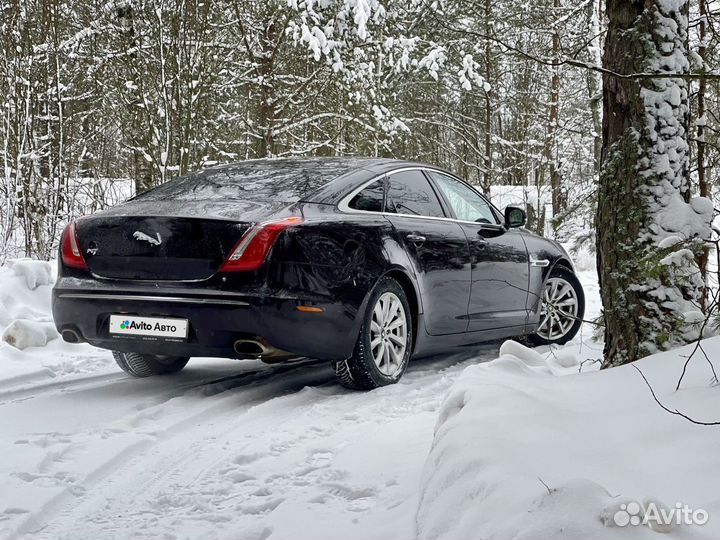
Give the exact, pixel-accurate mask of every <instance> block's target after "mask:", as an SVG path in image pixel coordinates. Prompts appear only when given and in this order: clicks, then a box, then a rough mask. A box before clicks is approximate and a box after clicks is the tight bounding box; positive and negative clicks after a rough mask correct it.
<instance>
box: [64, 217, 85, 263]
mask: <svg viewBox="0 0 720 540" xmlns="http://www.w3.org/2000/svg"><path fill="white" fill-rule="evenodd" d="M62 260H63V264H65V266H69V267H71V268H83V269H87V267H88V265H87V263H86V262H85V258H84V257H83V255H82V252H81V251H80V242H79V241H78V237H77V230H76V227H75V222H74V221H73V222H71V223H70V224H69V225H68V226H67V227H65V231H64V232H63V235H62Z"/></svg>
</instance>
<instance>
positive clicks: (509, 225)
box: [505, 206, 527, 229]
mask: <svg viewBox="0 0 720 540" xmlns="http://www.w3.org/2000/svg"><path fill="white" fill-rule="evenodd" d="M526 222H527V216H526V215H525V210H523V209H522V208H518V207H517V206H508V207H506V208H505V228H506V229H514V228H516V227H522V226H523V225H525V223H526Z"/></svg>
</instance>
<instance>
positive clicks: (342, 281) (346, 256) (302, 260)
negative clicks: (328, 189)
mask: <svg viewBox="0 0 720 540" xmlns="http://www.w3.org/2000/svg"><path fill="white" fill-rule="evenodd" d="M302 212H303V215H304V216H305V223H303V225H301V226H298V227H293V228H291V229H288V230H287V231H286V232H285V234H283V235H282V237H281V238H280V239H279V242H278V244H277V245H276V246H275V247H274V248H273V253H272V255H271V265H270V274H269V276H268V286H269V288H270V289H271V290H275V291H276V292H277V291H279V290H282V291H283V292H284V293H286V294H287V296H292V297H298V298H304V299H306V301H307V302H309V303H310V302H312V303H316V304H317V305H318V306H332V310H330V309H328V310H327V311H332V313H333V314H334V317H333V321H332V330H333V331H334V332H336V333H338V334H339V336H338V337H339V338H340V340H339V341H337V342H336V346H339V347H340V348H341V349H342V352H341V353H340V354H339V356H342V357H343V358H346V357H348V356H350V355H351V354H352V350H353V347H354V346H355V341H356V339H357V336H358V332H359V331H360V326H361V325H362V318H363V315H364V313H365V308H366V303H367V300H368V297H369V294H370V292H371V291H372V289H373V287H374V286H375V284H376V283H377V282H378V281H379V279H380V278H381V277H382V276H383V275H385V274H386V273H387V272H388V271H390V270H393V269H401V270H403V271H406V269H407V268H408V267H409V266H408V265H409V261H408V260H407V255H406V253H405V251H404V249H403V248H402V246H400V245H398V243H397V241H396V239H395V234H394V230H393V228H392V224H391V223H390V222H389V221H388V220H387V219H385V218H384V217H383V216H382V215H380V214H378V215H372V214H347V213H343V212H341V211H340V210H339V209H338V208H337V207H335V206H334V205H324V204H316V203H306V204H304V205H303V208H302ZM308 320H309V321H311V319H310V317H308ZM317 322H318V323H319V322H320V318H318V319H317ZM311 329H312V328H309V330H311ZM327 330H328V331H330V330H331V329H330V328H327ZM329 337H330V336H328V335H326V336H323V335H317V339H325V338H329Z"/></svg>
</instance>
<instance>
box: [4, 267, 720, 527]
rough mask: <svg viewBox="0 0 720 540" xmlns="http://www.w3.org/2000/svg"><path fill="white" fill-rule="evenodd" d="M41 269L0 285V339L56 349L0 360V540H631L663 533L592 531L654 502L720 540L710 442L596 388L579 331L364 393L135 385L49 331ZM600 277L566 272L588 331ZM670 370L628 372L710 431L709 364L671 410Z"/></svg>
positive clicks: (301, 373) (610, 388)
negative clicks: (699, 515) (562, 342)
mask: <svg viewBox="0 0 720 540" xmlns="http://www.w3.org/2000/svg"><path fill="white" fill-rule="evenodd" d="M43 264H44V263H34V264H33V263H22V264H20V265H19V266H18V265H17V264H16V265H14V267H12V268H0V334H3V335H4V336H6V337H4V338H3V339H4V340H6V339H7V337H8V336H9V337H10V341H13V340H15V345H17V344H18V342H17V339H18V338H22V339H24V340H25V345H27V344H28V343H32V342H34V340H36V341H35V342H37V343H42V342H44V341H47V340H48V339H49V341H47V344H46V345H45V346H39V347H33V346H30V347H27V348H24V349H23V350H19V349H17V348H16V347H15V346H13V345H10V344H9V343H6V342H5V341H2V342H0V435H1V436H0V456H2V459H0V485H2V489H0V538H16V537H25V538H73V539H75V538H80V539H83V538H87V539H91V538H93V539H97V538H158V537H160V538H238V539H242V538H247V539H266V538H274V539H275V538H277V539H285V538H298V539H299V538H307V539H311V538H313V539H323V538H328V539H330V538H333V539H337V538H343V539H352V538H357V539H371V538H383V539H385V538H413V537H428V538H430V537H442V538H480V537H506V536H529V537H550V536H563V535H565V536H568V535H569V536H573V537H577V536H585V535H594V536H606V537H609V536H613V537H623V536H624V537H633V538H638V537H646V536H647V535H648V534H650V535H654V534H655V533H654V532H652V531H650V530H649V529H647V528H642V527H634V528H632V527H625V528H620V527H610V528H608V527H607V526H606V525H603V522H602V521H601V517H602V516H603V515H605V516H607V514H608V512H610V511H611V510H612V508H613V507H612V505H613V504H614V503H620V502H621V501H625V498H627V499H628V500H630V499H638V500H640V501H642V500H643V498H644V497H645V496H646V495H649V496H652V497H657V498H658V499H659V500H661V501H663V502H664V503H666V504H668V505H672V504H674V503H675V501H676V500H678V501H683V502H686V503H688V504H690V505H694V506H695V507H699V506H702V507H703V508H704V509H705V510H707V511H708V512H710V515H711V519H710V522H709V523H708V524H707V525H705V526H703V527H698V528H697V531H696V529H694V528H691V529H687V528H686V529H687V530H686V532H684V533H683V535H684V536H687V537H690V536H692V534H691V533H694V534H695V537H705V536H708V534H710V536H712V534H711V533H714V535H715V536H718V532H720V531H719V530H718V528H717V525H714V524H713V520H712V515H713V512H715V513H716V514H718V515H720V506H718V501H719V499H718V497H717V496H716V495H714V494H713V493H716V492H717V490H715V491H713V490H712V489H711V488H712V485H711V484H712V481H713V480H714V479H716V477H717V475H716V474H714V472H715V471H717V470H718V465H720V457H718V454H717V452H716V449H717V443H718V442H720V432H719V431H717V429H718V428H712V427H701V426H693V425H691V424H689V423H687V422H686V421H684V420H682V419H679V418H677V417H673V416H670V415H669V414H667V413H664V412H662V411H661V410H660V409H659V408H658V407H657V405H655V403H654V402H653V401H652V398H651V396H650V394H649V391H648V390H647V388H646V387H645V386H644V383H643V381H642V379H641V378H640V377H639V374H638V373H636V372H635V371H634V370H633V369H632V368H630V367H628V368H620V369H616V370H612V371H607V372H600V373H595V372H594V371H595V370H596V368H597V364H596V363H594V362H593V360H597V359H598V358H599V357H600V356H601V352H602V351H601V349H602V347H601V344H598V343H595V342H593V341H592V339H591V335H592V329H591V328H590V327H589V326H586V327H585V328H583V332H582V336H579V337H578V338H577V339H576V340H575V341H574V342H573V343H572V344H570V345H568V346H566V347H563V348H562V349H559V350H554V351H549V350H548V349H547V348H539V349H536V350H535V351H536V353H537V354H535V353H531V352H528V351H527V350H525V349H523V348H522V347H520V346H518V345H517V344H512V345H504V346H503V349H502V353H506V354H503V355H502V357H501V358H500V359H499V360H495V361H493V362H490V361H492V360H494V359H495V358H497V357H498V356H499V353H500V350H499V349H500V346H501V344H499V343H490V344H484V345H480V346H475V347H472V348H468V349H467V350H465V351H463V352H459V353H456V354H453V355H446V356H443V357H435V358H430V359H425V360H417V361H414V362H412V363H411V366H410V368H409V370H408V372H407V373H406V375H405V376H404V378H403V379H402V381H401V382H400V383H399V384H397V385H394V386H391V387H386V388H382V389H379V390H376V391H373V392H369V393H359V392H349V391H346V390H344V389H342V388H341V387H340V386H339V385H338V384H337V383H336V382H335V380H334V376H333V374H332V372H331V370H330V368H329V366H327V365H326V364H325V363H322V362H316V361H313V360H302V361H297V362H294V363H290V364H287V365H275V366H268V365H264V364H262V363H260V362H248V361H243V362H240V361H231V360H213V359H193V361H191V363H190V364H189V365H188V367H187V368H186V369H185V370H184V371H183V372H182V373H180V374H179V375H177V376H174V377H159V378H154V379H144V380H135V379H130V378H128V377H127V376H125V375H124V374H123V373H121V372H120V371H119V370H118V369H117V368H116V367H115V365H114V362H113V360H112V358H111V356H110V355H109V353H107V352H105V351H101V350H98V349H95V348H92V347H90V346H87V345H68V344H64V343H63V342H62V341H61V340H60V339H58V338H57V337H56V335H55V334H54V333H52V332H50V331H47V332H45V331H44V330H43V331H42V332H40V330H41V329H43V328H46V327H47V324H46V323H47V322H48V321H49V320H50V319H49V292H50V285H49V282H50V281H51V280H52V266H43ZM591 267H592V265H591V264H590V263H588V264H583V263H582V261H581V263H580V264H579V267H578V269H579V271H580V277H581V280H582V281H583V284H584V287H585V291H586V295H587V297H588V306H587V312H586V315H587V318H593V317H595V316H597V315H598V312H599V300H598V292H597V283H596V278H595V275H594V273H593V271H592V270H591ZM43 276H45V277H43ZM48 276H49V277H48ZM43 283H47V284H43ZM31 287H35V288H34V289H32V290H31ZM3 309H4V311H3ZM17 321H21V323H20V327H18V322H17ZM28 329H29V330H28ZM36 331H37V332H36ZM38 332H40V333H38ZM43 332H44V333H43ZM41 335H42V336H43V337H42V338H41V337H40V336H41ZM53 338H54V339H53ZM708 344H709V345H708V346H711V347H713V348H714V349H715V350H716V351H717V352H720V343H718V342H717V341H710V342H708ZM585 360H590V361H589V362H583V361H585ZM680 361H681V360H680V356H679V355H678V353H672V354H668V355H664V356H663V357H662V358H660V359H657V361H656V362H655V363H653V359H647V360H645V361H643V362H642V363H641V367H642V368H643V369H644V370H645V371H647V375H648V378H649V379H650V380H651V381H652V383H653V385H654V386H657V388H658V390H659V397H660V398H661V399H666V400H667V401H668V403H669V404H670V405H671V406H672V407H679V408H681V409H682V410H688V412H690V413H692V414H693V415H697V416H698V417H699V418H701V419H712V416H713V411H720V406H718V405H720V402H719V395H718V392H717V388H709V383H708V380H707V373H706V372H705V371H703V368H702V366H703V363H702V362H698V363H697V365H695V364H693V370H692V371H691V374H690V377H689V378H688V379H687V385H686V386H685V387H684V388H685V389H684V390H682V391H681V392H678V393H672V392H670V383H671V382H672V377H674V376H676V375H677V373H676V371H677V368H678V362H680ZM581 362H583V363H582V365H580V363H581ZM581 366H582V371H583V372H585V371H590V372H591V373H582V374H577V373H578V371H580V369H581ZM569 374H570V375H569ZM555 375H569V376H563V377H557V376H555ZM703 403H706V404H705V405H703ZM717 416H720V412H718V413H717ZM700 472H702V473H703V474H700ZM538 478H542V481H543V482H545V483H546V484H547V485H548V486H549V489H546V488H545V487H544V486H543V484H542V483H541V482H540V480H539V479H538ZM631 509H632V507H631ZM606 521H607V520H606ZM718 521H719V522H720V519H718Z"/></svg>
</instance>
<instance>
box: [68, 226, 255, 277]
mask: <svg viewBox="0 0 720 540" xmlns="http://www.w3.org/2000/svg"><path fill="white" fill-rule="evenodd" d="M251 225H252V223H251V222H249V221H233V220H226V219H208V218H201V217H173V216H147V215H144V216H143V215H140V216H132V215H130V216H126V215H123V216H113V215H103V214H102V213H101V214H97V215H96V216H93V217H90V218H85V219H82V220H80V221H78V223H77V233H78V239H79V244H80V249H81V251H82V254H83V256H84V257H85V260H86V261H87V264H88V267H89V269H90V271H91V272H92V273H93V274H95V275H96V276H98V277H103V278H110V279H132V280H170V281H196V280H204V279H207V278H209V277H211V276H212V275H213V274H215V272H217V270H218V268H220V266H221V265H222V263H223V261H224V260H225V258H226V257H227V256H228V254H229V253H230V251H231V250H232V249H233V246H234V245H235V244H236V243H237V242H238V240H239V239H240V238H241V237H242V235H243V233H244V232H245V231H246V230H247V229H248V228H249V227H250V226H251Z"/></svg>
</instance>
